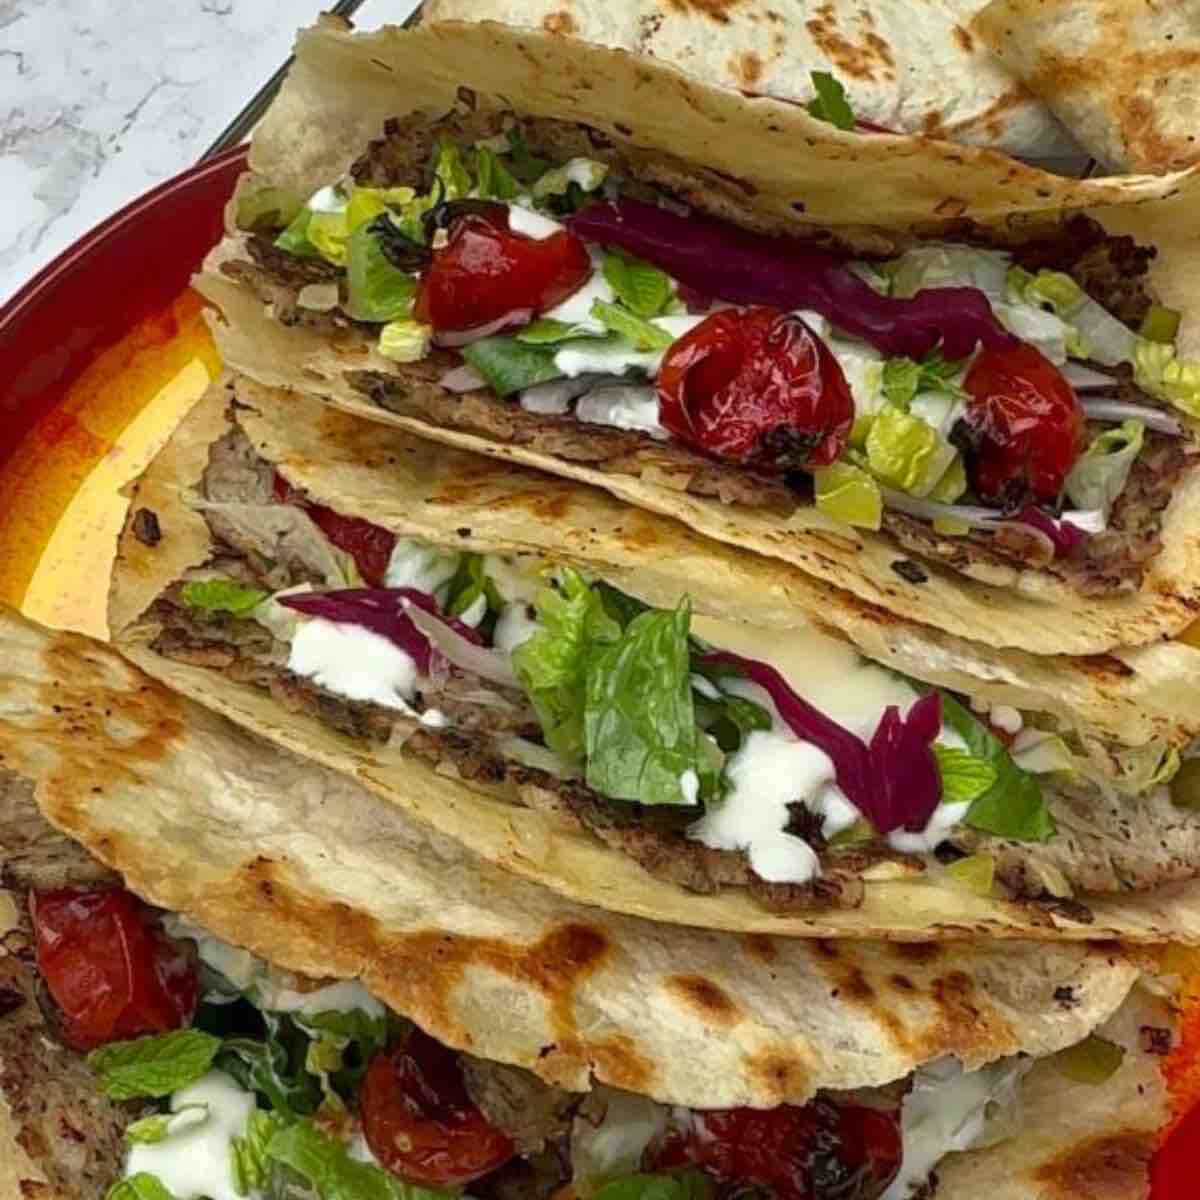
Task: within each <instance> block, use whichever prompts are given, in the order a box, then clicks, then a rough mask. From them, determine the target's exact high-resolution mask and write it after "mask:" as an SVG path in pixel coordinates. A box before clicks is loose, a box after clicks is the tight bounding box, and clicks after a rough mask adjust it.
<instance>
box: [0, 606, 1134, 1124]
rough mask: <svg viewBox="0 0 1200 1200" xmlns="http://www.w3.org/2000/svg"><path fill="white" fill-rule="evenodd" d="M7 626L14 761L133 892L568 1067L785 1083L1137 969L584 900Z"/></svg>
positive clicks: (853, 1079)
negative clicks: (713, 927) (538, 883)
mask: <svg viewBox="0 0 1200 1200" xmlns="http://www.w3.org/2000/svg"><path fill="white" fill-rule="evenodd" d="M0 632H2V633H3V637H4V644H5V649H6V653H5V657H4V662H3V664H2V666H0V679H2V682H3V686H2V688H0V753H2V754H3V755H4V759H3V761H4V764H5V766H6V767H8V768H9V769H11V770H14V771H17V772H19V773H21V774H24V775H27V776H29V777H30V778H32V779H34V780H35V781H36V783H37V792H36V796H37V800H38V803H39V804H40V806H41V808H42V810H43V812H44V813H45V815H46V816H47V817H48V818H49V819H50V821H51V822H53V823H54V824H55V825H56V826H58V827H59V828H60V829H62V830H63V831H64V832H66V833H69V834H70V835H71V836H72V837H75V838H77V839H78V840H80V841H81V842H82V843H83V844H84V846H85V847H86V848H87V849H88V850H90V851H91V852H92V853H93V854H94V855H96V857H97V858H99V859H100V860H101V861H102V862H103V863H105V864H107V865H109V866H111V867H113V868H114V869H116V870H119V871H120V872H121V873H122V874H123V875H124V876H125V877H126V878H127V880H128V881H129V884H130V886H131V887H133V888H134V890H136V891H137V892H139V893H140V894H142V895H144V896H145V897H146V898H148V899H149V900H151V901H152V902H154V903H155V904H158V905H161V906H162V907H164V908H169V909H171V910H173V911H178V912H182V913H184V914H186V915H187V916H189V917H191V918H192V919H193V920H195V921H197V922H198V923H199V924H201V925H203V926H205V927H206V928H208V929H210V930H212V931H213V932H214V933H216V934H218V935H219V936H222V937H226V938H230V939H232V940H234V941H235V942H237V943H238V944H241V945H245V946H247V947H249V948H250V949H251V950H253V951H254V952H255V953H257V954H261V955H263V956H265V957H268V958H269V959H270V960H271V961H273V962H275V963H276V964H277V965H279V966H282V967H285V968H287V969H290V970H294V971H298V972H300V973H302V974H308V975H312V976H317V977H360V978H361V979H362V981H363V983H364V984H365V985H366V986H367V988H368V989H369V990H370V991H372V992H374V993H375V994H376V995H378V996H379V997H380V998H381V999H383V1000H384V1001H386V1002H387V1003H388V1004H390V1005H391V1006H392V1007H394V1008H395V1009H396V1010H397V1011H399V1012H401V1013H403V1014H405V1015H409V1016H411V1017H413V1019H415V1020H416V1021H417V1022H418V1023H419V1024H421V1025H422V1026H423V1027H424V1028H426V1029H427V1030H428V1031H429V1032H430V1033H432V1034H433V1035H434V1036H436V1037H437V1038H439V1039H440V1040H442V1041H444V1042H447V1043H448V1044H450V1045H452V1046H454V1047H456V1048H459V1049H468V1050H470V1051H471V1052H472V1053H474V1054H479V1055H481V1056H483V1057H486V1058H495V1059H499V1060H501V1061H506V1062H513V1063H517V1064H519V1065H521V1066H524V1067H528V1068H529V1069H530V1070H533V1071H536V1072H537V1073H538V1074H540V1075H542V1076H543V1077H544V1078H547V1079H549V1080H550V1081H551V1082H554V1083H557V1084H559V1085H561V1086H563V1087H568V1088H574V1089H586V1088H587V1087H588V1086H589V1085H590V1080H591V1078H593V1077H594V1078H595V1079H597V1080H599V1081H601V1082H604V1083H609V1084H612V1085H614V1086H617V1087H624V1088H628V1089H631V1090H635V1091H638V1092H642V1093H644V1094H647V1095H650V1096H653V1097H654V1098H656V1099H659V1100H662V1101H665V1102H669V1103H681V1104H688V1105H695V1106H701V1107H715V1106H726V1105H737V1104H747V1103H749V1104H756V1105H772V1104H777V1103H781V1102H784V1101H789V1102H801V1101H803V1100H805V1099H807V1098H808V1097H810V1096H811V1095H812V1094H813V1092H814V1091H815V1090H816V1089H818V1088H821V1087H833V1088H850V1087H867V1086H874V1085H877V1084H882V1083H886V1082H888V1081H890V1080H893V1079H896V1078H899V1077H901V1076H903V1075H904V1074H906V1073H907V1072H908V1071H909V1070H911V1069H912V1068H913V1067H915V1066H917V1065H919V1064H920V1063H922V1062H926V1061H930V1060H932V1059H935V1058H938V1057H941V1056H944V1055H946V1054H953V1055H955V1056H956V1057H958V1058H960V1059H961V1060H962V1061H963V1062H964V1063H965V1064H966V1065H967V1066H969V1067H974V1066H979V1065H981V1064H983V1063H985V1062H988V1061H991V1060H993V1059H995V1058H997V1057H1002V1056H1004V1055H1008V1054H1012V1053H1014V1052H1017V1051H1019V1050H1024V1051H1026V1052H1029V1053H1032V1054H1046V1053H1052V1052H1053V1051H1055V1050H1057V1049H1060V1048H1061V1047H1063V1046H1066V1045H1069V1044H1071V1043H1073V1042H1075V1041H1077V1040H1079V1039H1080V1038H1082V1037H1083V1036H1085V1035H1086V1034H1087V1033H1088V1032H1089V1031H1090V1030H1092V1029H1093V1028H1094V1027H1095V1026H1096V1025H1097V1024H1098V1023H1100V1022H1102V1021H1104V1020H1106V1019H1107V1018H1108V1017H1109V1016H1110V1015H1111V1014H1112V1013H1113V1012H1114V1011H1115V1010H1116V1009H1117V1007H1118V1006H1119V1005H1120V1004H1121V1003H1122V1001H1123V1000H1124V998H1125V996H1126V994H1127V993H1128V991H1129V989H1130V987H1131V985H1132V984H1133V982H1134V980H1135V978H1136V977H1137V975H1138V973H1139V968H1138V966H1137V965H1136V964H1135V963H1134V962H1132V961H1131V960H1130V958H1128V957H1127V956H1125V955H1124V954H1123V953H1122V952H1121V951H1120V950H1118V949H1116V948H1115V947H1113V946H1098V945H1097V946H1091V947H1089V946H1087V945H1085V944H1079V945H1070V944H1064V945H1059V946H1042V945H1031V944H1025V943H1012V944H1007V943H1006V944H1003V945H1002V944H999V943H971V942H961V943H951V944H947V945H944V946H928V947H920V946H918V947H906V946H902V945H887V944H879V943H843V944H834V943H816V942H809V941H801V940H795V939H784V938H770V937H766V936H759V937H744V936H734V935H731V934H719V933H710V932H706V931H701V930H695V929H683V928H672V927H671V926H669V925H661V924H655V923H651V922H645V921H639V920H636V919H633V918H630V917H626V916H621V915H618V914H614V913H612V912H608V911H605V910H603V909H596V908H587V907H583V906H579V905H576V904H573V903H571V902H569V901H564V900H563V899H561V898H560V897H558V896H556V895H554V894H553V893H552V892H550V891H548V890H546V889H543V888H538V887H535V886H533V885H531V884H529V883H526V882H524V881H522V880H519V879H517V878H515V877H514V876H513V875H511V874H509V873H506V872H504V871H500V870H498V869H496V867H495V866H493V865H491V864H489V863H486V862H483V861H481V860H479V859H477V858H474V857H473V856H472V855H471V854H470V853H469V852H468V851H466V850H464V848H463V846H462V844H461V843H460V842H459V841H458V840H454V839H450V838H446V837H444V836H443V835H441V834H440V833H437V832H435V831H433V830H431V829H429V828H427V827H426V826H425V825H423V824H421V823H420V822H419V821H415V820H413V818H412V816H411V815H410V814H409V813H407V812H404V811H402V810H401V809H400V808H397V807H395V806H392V805H388V804H385V803H382V802H381V801H380V800H379V799H378V798H376V797H374V796H372V795H371V794H370V793H369V792H368V791H367V790H366V789H364V788H362V787H360V786H358V785H357V784H356V783H355V782H354V781H352V780H350V779H347V778H345V777H344V776H342V775H340V774H338V773H337V772H334V771H330V770H328V769H327V768H325V767H322V766H319V765H315V764H314V763H312V762H310V761H305V760H302V759H299V758H296V757H293V756H292V755H290V754H287V753H284V752H280V751H277V750H274V749H272V748H271V747H270V746H268V745H267V743H265V742H264V741H262V740H261V739H259V738H258V737H256V736H254V735H253V734H251V733H249V732H247V731H244V730H240V729H236V728H234V727H233V726H232V725H231V724H229V722H227V721H225V720H223V719H222V718H221V717H220V716H218V715H217V714H215V713H213V712H210V711H208V710H206V709H204V708H202V707H200V706H199V705H197V704H195V703H193V702H192V701H190V700H188V699H186V698H184V697H182V696H179V695H177V694H175V693H173V692H171V691H169V690H167V689H166V688H165V687H163V686H162V685H160V684H158V683H156V682H155V681H153V680H151V679H149V678H147V677H146V676H145V675H143V674H142V673H141V672H140V671H138V670H136V669H135V668H134V667H133V666H132V665H131V664H130V663H128V662H127V661H125V660H124V659H123V658H122V657H121V656H120V655H119V654H117V653H116V652H115V651H114V650H113V649H111V648H109V647H106V646H104V645H102V644H100V643H96V642H91V641H89V640H87V639H85V638H82V637H79V636H78V635H74V634H51V633H48V632H46V631H44V630H41V629H38V628H37V627H35V626H33V625H31V624H29V623H28V622H26V621H24V620H22V619H21V618H19V617H16V616H15V615H11V614H5V615H0ZM412 782H413V784H414V786H415V787H420V783H421V781H420V780H417V779H414V780H413V781H412ZM458 794H459V795H460V796H461V792H459V793H458ZM440 799H441V800H442V801H443V802H444V803H445V804H447V805H449V806H459V805H461V807H462V809H463V811H464V812H465V811H466V810H468V809H469V808H470V804H469V801H468V800H467V799H466V798H465V797H464V798H463V799H462V800H456V798H455V792H454V791H453V790H448V791H444V792H442V793H441V795H440ZM527 848H528V850H529V852H531V853H536V852H537V848H536V847H533V846H529V845H528V843H527ZM1064 988H1066V989H1070V990H1069V993H1064V992H1062V991H1061V990H1059V989H1064ZM1056 991H1058V995H1059V998H1058V1000H1055V993H1056ZM1064 996H1067V999H1064V998H1063V997H1064Z"/></svg>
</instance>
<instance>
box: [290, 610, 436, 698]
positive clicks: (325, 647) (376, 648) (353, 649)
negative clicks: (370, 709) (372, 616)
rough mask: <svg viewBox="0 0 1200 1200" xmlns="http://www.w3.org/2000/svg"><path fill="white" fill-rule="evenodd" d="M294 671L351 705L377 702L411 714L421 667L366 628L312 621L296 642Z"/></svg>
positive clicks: (292, 655) (299, 631)
mask: <svg viewBox="0 0 1200 1200" xmlns="http://www.w3.org/2000/svg"><path fill="white" fill-rule="evenodd" d="M288 670H289V671H294V672H295V673H296V674H297V675H303V676H304V677H305V678H306V679H311V680H313V682H314V683H318V684H320V685H321V687H323V688H328V689H329V691H331V692H336V693H337V694H338V695H339V696H345V697H347V698H348V699H350V700H373V701H374V702H375V703H376V704H382V705H384V707H386V708H395V709H399V710H400V711H401V712H408V713H411V712H412V709H411V708H410V707H409V705H408V703H407V702H408V701H409V700H411V699H412V698H413V696H414V694H415V693H416V687H417V664H416V663H415V662H413V660H412V658H411V657H410V656H409V655H407V654H405V652H404V651H403V650H401V649H400V647H399V646H397V645H395V644H394V643H392V642H390V641H388V639H387V638H385V637H382V636H381V635H380V634H378V633H373V632H372V631H371V630H369V629H364V628H363V627H362V626H361V625H350V624H346V623H344V622H340V621H327V620H325V618H324V617H312V618H310V619H309V620H307V621H305V622H304V623H303V624H301V625H300V626H299V627H298V628H297V630H296V636H295V637H294V638H293V639H292V648H291V652H290V653H289V655H288Z"/></svg>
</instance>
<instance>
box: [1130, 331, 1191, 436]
mask: <svg viewBox="0 0 1200 1200" xmlns="http://www.w3.org/2000/svg"><path fill="white" fill-rule="evenodd" d="M1133 379H1134V382H1135V383H1136V384H1137V385H1138V387H1140V388H1141V389H1142V390H1143V391H1145V392H1149V393H1150V395H1151V396H1156V397H1158V399H1160V400H1165V401H1167V403H1169V404H1173V405H1174V406H1175V407H1176V408H1177V409H1179V410H1180V411H1181V412H1185V413H1187V414H1188V416H1189V417H1197V418H1200V362H1187V361H1185V360H1184V359H1181V358H1179V356H1178V354H1177V353H1176V350H1175V347H1174V346H1169V345H1166V344H1165V343H1163V342H1150V341H1146V340H1145V339H1144V338H1139V339H1138V342H1137V345H1136V346H1135V348H1134V351H1133Z"/></svg>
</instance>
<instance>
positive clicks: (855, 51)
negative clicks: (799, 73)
mask: <svg viewBox="0 0 1200 1200" xmlns="http://www.w3.org/2000/svg"><path fill="white" fill-rule="evenodd" d="M804 24H805V27H806V28H807V29H808V32H809V33H810V34H812V39H813V41H814V42H816V44H817V45H818V46H819V47H820V49H821V50H823V51H824V52H825V54H827V55H828V56H829V60H830V62H832V63H833V65H834V67H835V68H836V70H835V74H841V75H848V76H850V77H851V78H852V79H862V80H866V81H870V82H874V80H875V79H876V78H877V75H878V76H883V77H888V76H890V75H891V73H892V72H891V68H892V67H893V66H894V65H895V60H894V59H893V58H892V52H891V49H890V48H889V46H888V44H887V42H885V41H884V40H883V39H882V38H881V37H880V36H879V35H878V34H877V33H868V34H867V35H866V37H865V38H864V39H863V41H862V42H861V43H857V42H853V41H851V40H850V39H849V38H848V37H847V36H846V35H845V33H843V32H842V30H841V29H840V28H839V27H838V18H837V11H836V9H835V7H834V5H833V4H832V3H828V2H827V3H825V4H821V5H819V6H818V7H817V10H816V15H815V16H814V17H812V18H811V19H810V20H808V21H806V22H805V23H804Z"/></svg>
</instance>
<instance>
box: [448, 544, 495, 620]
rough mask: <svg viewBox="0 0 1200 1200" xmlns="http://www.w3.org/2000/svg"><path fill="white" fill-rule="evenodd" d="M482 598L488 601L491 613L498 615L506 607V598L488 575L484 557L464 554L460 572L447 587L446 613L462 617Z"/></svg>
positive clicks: (460, 563)
mask: <svg viewBox="0 0 1200 1200" xmlns="http://www.w3.org/2000/svg"><path fill="white" fill-rule="evenodd" d="M480 596H482V597H483V598H484V599H485V600H486V602H487V606H488V612H490V613H498V612H499V611H500V610H501V609H502V608H503V607H504V597H503V596H501V595H500V593H499V591H498V590H497V588H496V585H495V584H494V583H493V582H492V579H491V576H489V575H488V573H487V570H486V568H485V566H484V559H483V555H482V554H463V555H462V557H461V558H460V559H459V564H458V571H457V572H456V573H455V575H454V578H453V579H452V580H450V582H449V584H448V585H447V586H446V611H447V612H448V613H449V614H450V615H451V616H452V617H461V616H462V615H463V613H465V612H466V611H467V610H468V609H469V608H470V607H471V605H473V604H474V603H475V601H476V600H478V599H479V597H480Z"/></svg>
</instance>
